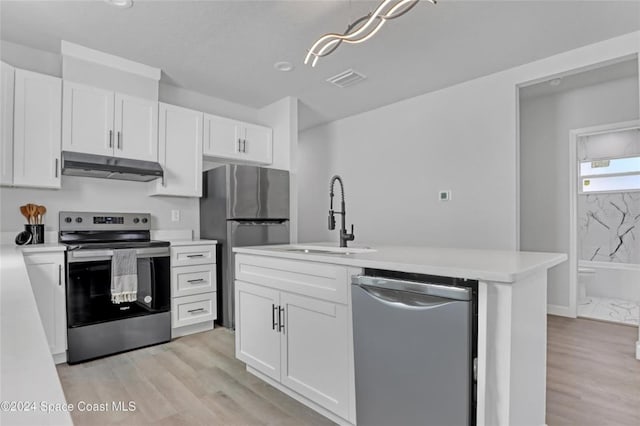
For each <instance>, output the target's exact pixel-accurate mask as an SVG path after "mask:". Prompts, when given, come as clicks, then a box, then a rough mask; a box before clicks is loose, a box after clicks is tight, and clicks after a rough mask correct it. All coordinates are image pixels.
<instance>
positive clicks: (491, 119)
mask: <svg viewBox="0 0 640 426" xmlns="http://www.w3.org/2000/svg"><path fill="white" fill-rule="evenodd" d="M513 90H514V88H513V87H511V88H510V89H509V87H506V86H505V83H504V82H503V81H502V80H501V79H500V78H496V77H487V78H485V79H483V81H482V84H478V83H477V82H470V83H465V84H461V85H458V86H455V87H452V88H449V89H445V90H441V91H438V92H434V93H430V94H429V95H425V96H420V97H417V98H413V99H410V100H407V101H403V102H399V103H396V104H393V105H389V106H386V107H383V108H379V109H377V110H374V111H371V112H368V113H364V114H360V115H357V116H354V117H349V118H346V119H343V120H339V121H336V122H333V123H329V124H328V125H325V126H320V127H317V128H314V129H311V130H310V131H307V132H305V133H303V134H302V135H301V137H300V141H301V142H300V145H301V147H300V153H301V158H305V159H304V160H302V159H301V163H300V174H301V175H303V174H304V175H306V176H305V178H304V180H303V178H302V177H301V183H300V186H301V188H304V191H302V192H301V193H300V206H301V212H300V239H301V240H302V241H310V240H317V239H320V240H327V239H331V240H337V232H331V233H329V232H328V231H325V229H326V227H327V218H326V217H327V210H328V208H329V199H328V191H329V188H328V185H329V179H330V177H331V175H332V174H340V175H341V176H342V177H343V179H344V184H345V192H346V203H347V220H348V225H350V224H351V223H354V224H355V234H356V241H358V242H361V243H371V244H376V243H393V244H426V245H431V246H454V247H477V248H480V247H488V248H514V247H515V246H514V244H515V239H514V232H513V229H514V227H515V202H514V200H515V187H514V184H513V181H512V180H511V179H510V177H511V176H514V175H515V163H514V158H515V147H514V146H512V147H508V146H504V144H503V143H502V141H505V140H509V139H510V138H512V133H511V129H510V126H508V125H505V122H506V121H507V120H508V118H509V117H510V116H513V112H512V111H510V107H511V106H512V105H511V103H512V102H513V99H514V93H513ZM489 94H491V96H489ZM480 103H483V104H485V107H484V108H479V106H480V105H479V104H480ZM439 190H451V191H452V200H451V201H448V202H441V201H439V200H438V191H439Z"/></svg>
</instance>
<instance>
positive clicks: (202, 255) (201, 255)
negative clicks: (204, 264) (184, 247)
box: [187, 254, 204, 258]
mask: <svg viewBox="0 0 640 426" xmlns="http://www.w3.org/2000/svg"><path fill="white" fill-rule="evenodd" d="M187 257H188V258H193V257H204V254H188V255H187Z"/></svg>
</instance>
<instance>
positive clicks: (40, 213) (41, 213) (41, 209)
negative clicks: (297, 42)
mask: <svg viewBox="0 0 640 426" xmlns="http://www.w3.org/2000/svg"><path fill="white" fill-rule="evenodd" d="M46 212H47V208H46V207H45V206H38V223H40V224H41V223H42V219H43V216H44V214H45V213H46Z"/></svg>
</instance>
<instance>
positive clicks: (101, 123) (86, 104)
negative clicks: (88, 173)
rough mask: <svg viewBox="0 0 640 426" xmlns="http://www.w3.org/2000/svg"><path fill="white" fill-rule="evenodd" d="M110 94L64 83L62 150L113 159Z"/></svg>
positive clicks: (111, 98)
mask: <svg viewBox="0 0 640 426" xmlns="http://www.w3.org/2000/svg"><path fill="white" fill-rule="evenodd" d="M113 102H114V99H113V92H111V91H108V90H103V89H98V88H96V87H90V86H85V85H82V84H77V83H70V82H68V81H65V82H64V96H63V105H62V109H63V114H64V120H63V125H62V149H63V150H65V151H75V152H84V153H86V154H98V155H113V145H114V137H115V134H114V128H113V112H114V109H113V108H114V107H113Z"/></svg>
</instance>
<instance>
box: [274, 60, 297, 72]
mask: <svg viewBox="0 0 640 426" xmlns="http://www.w3.org/2000/svg"><path fill="white" fill-rule="evenodd" d="M273 67H274V68H275V69H277V70H278V71H282V72H289V71H291V70H293V64H292V63H291V62H287V61H282V62H276V63H275V64H273Z"/></svg>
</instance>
